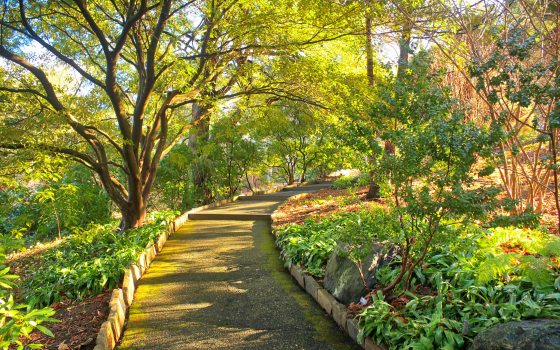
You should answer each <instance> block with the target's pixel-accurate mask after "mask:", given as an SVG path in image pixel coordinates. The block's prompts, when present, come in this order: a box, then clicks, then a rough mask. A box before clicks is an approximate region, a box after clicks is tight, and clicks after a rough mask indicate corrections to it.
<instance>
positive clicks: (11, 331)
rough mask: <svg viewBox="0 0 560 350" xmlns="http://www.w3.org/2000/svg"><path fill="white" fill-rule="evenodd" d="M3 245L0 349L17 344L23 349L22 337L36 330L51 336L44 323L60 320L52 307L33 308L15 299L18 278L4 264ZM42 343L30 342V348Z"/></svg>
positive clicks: (0, 288)
mask: <svg viewBox="0 0 560 350" xmlns="http://www.w3.org/2000/svg"><path fill="white" fill-rule="evenodd" d="M3 263H4V255H3V247H2V246H0V349H4V350H7V349H8V348H9V347H10V346H15V347H16V348H17V349H18V350H19V349H23V348H24V347H23V344H22V342H21V341H20V338H21V337H29V334H30V333H31V332H32V331H34V330H36V329H37V330H39V331H41V332H43V333H45V334H47V335H49V336H52V333H51V331H50V330H49V329H48V328H46V327H45V326H43V325H42V323H46V322H58V320H56V319H53V318H51V316H53V315H54V310H53V309H51V308H43V309H35V310H34V309H31V308H30V307H29V306H28V305H25V304H21V303H17V302H16V301H15V300H14V295H13V293H12V288H13V287H15V286H16V284H15V283H14V281H15V280H16V279H17V278H18V276H16V275H11V274H10V269H9V268H8V267H6V266H4V264H3ZM41 347H42V346H41V345H40V344H28V345H27V348H29V349H38V348H41Z"/></svg>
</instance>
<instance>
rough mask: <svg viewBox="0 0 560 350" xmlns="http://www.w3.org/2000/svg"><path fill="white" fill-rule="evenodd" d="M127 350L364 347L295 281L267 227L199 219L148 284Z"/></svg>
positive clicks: (173, 242)
mask: <svg viewBox="0 0 560 350" xmlns="http://www.w3.org/2000/svg"><path fill="white" fill-rule="evenodd" d="M263 199H264V198H263ZM280 201H281V199H279V200H278V201H277V202H275V201H270V202H267V205H268V209H269V212H271V211H272V210H273V209H274V208H275V207H276V206H277V205H278V204H279V203H280ZM244 205H249V206H253V207H254V205H255V203H250V201H249V203H245V202H239V203H236V205H235V207H236V211H239V212H242V211H243V206H244ZM232 207H233V206H232ZM232 209H233V208H232ZM120 349H357V347H356V346H355V345H354V343H353V342H352V341H351V340H350V339H349V338H347V336H346V335H345V334H344V333H343V332H342V331H341V330H340V329H338V327H337V326H336V324H335V323H334V322H333V321H332V320H331V319H330V318H329V317H328V316H327V315H325V314H324V313H323V311H322V309H321V308H320V307H319V306H318V305H317V304H316V303H315V301H314V300H313V299H312V298H311V297H310V296H308V295H307V294H306V293H305V292H304V291H302V290H301V289H300V288H299V287H298V286H297V285H296V284H295V282H294V281H292V279H291V277H290V275H289V274H288V273H287V272H286V270H285V269H284V267H283V266H282V263H281V261H280V260H279V258H278V252H277V251H276V248H275V246H274V242H273V239H272V236H271V235H270V227H269V225H268V223H267V222H265V221H229V220H220V221H213V220H194V221H189V222H188V223H187V224H186V225H184V226H183V227H181V229H180V230H178V231H177V232H176V233H175V234H174V235H173V236H172V237H171V238H170V240H169V241H168V242H167V244H166V245H165V248H164V250H163V251H162V252H161V253H160V254H159V255H158V257H157V259H156V260H155V261H154V262H153V263H152V266H151V267H150V269H149V270H148V272H147V273H146V275H145V276H144V278H142V280H141V282H140V285H139V287H138V289H137V291H136V295H135V301H134V303H133V305H132V307H131V309H130V315H129V320H128V325H127V328H126V331H125V334H124V339H123V341H122V344H121V346H120Z"/></svg>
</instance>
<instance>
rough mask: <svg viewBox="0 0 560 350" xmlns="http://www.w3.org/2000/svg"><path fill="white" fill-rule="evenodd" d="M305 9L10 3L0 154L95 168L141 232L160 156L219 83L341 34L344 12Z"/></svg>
mask: <svg viewBox="0 0 560 350" xmlns="http://www.w3.org/2000/svg"><path fill="white" fill-rule="evenodd" d="M301 5H302V6H303V8H301V7H298V6H296V7H293V6H291V5H289V4H284V5H282V6H278V4H275V3H273V2H271V1H259V2H254V1H239V0H226V1H220V2H216V1H195V0H192V1H187V2H173V1H171V0H161V1H155V0H132V1H127V2H123V3H119V2H114V1H104V0H100V1H97V2H96V3H95V4H93V3H91V2H86V1H84V0H73V1H64V2H45V3H43V2H28V1H25V0H7V1H5V2H4V5H3V11H2V15H1V18H0V57H1V58H2V59H3V61H4V62H5V64H3V65H2V66H1V67H0V70H1V74H2V76H3V77H4V79H3V83H2V84H1V86H0V91H1V92H2V95H3V98H2V99H1V100H2V104H3V106H2V108H1V110H2V113H1V116H0V118H2V122H3V123H2V127H1V129H0V133H1V134H2V139H3V140H2V142H1V144H0V148H2V149H4V150H7V152H10V153H17V152H19V151H23V150H31V151H32V152H48V153H54V154H58V155H60V156H63V157H66V158H68V159H72V160H74V161H77V162H80V163H82V164H84V165H86V166H87V167H88V168H90V169H91V170H92V171H93V172H95V173H96V175H97V176H98V178H99V179H100V181H101V183H102V184H103V187H104V188H105V190H106V191H107V193H108V195H109V197H110V198H111V199H112V201H113V202H114V203H115V204H116V205H117V206H118V208H119V209H120V212H121V213H122V222H121V227H122V228H123V229H127V228H131V227H137V226H139V225H141V224H142V223H143V221H144V218H145V215H146V210H147V206H148V201H149V196H150V193H151V190H152V186H153V183H154V180H155V178H156V174H157V168H158V164H159V161H160V159H161V158H162V156H164V155H165V154H166V152H168V151H169V150H170V148H171V147H172V146H173V145H174V144H175V143H177V142H178V141H179V140H181V139H182V138H183V137H184V135H185V133H186V131H188V129H189V128H190V127H191V121H189V120H188V118H185V117H184V116H185V115H187V116H188V115H190V114H191V111H190V109H189V108H188V107H189V105H190V104H191V103H193V102H196V101H197V100H198V96H199V94H200V92H201V91H204V90H205V88H206V87H207V86H208V84H209V83H210V82H212V81H213V80H215V79H220V77H223V74H224V72H225V71H227V69H228V68H229V67H231V66H232V65H234V63H232V62H233V61H235V60H236V59H238V58H239V57H240V56H258V55H260V54H262V53H268V54H269V53H271V52H273V53H275V54H284V53H285V52H286V50H287V49H293V48H294V47H297V45H300V44H311V43H313V42H321V41H324V40H327V39H328V38H332V37H333V36H337V35H341V34H340V32H339V31H338V28H339V27H340V26H341V23H340V22H341V21H342V20H343V19H344V18H345V17H344V13H342V12H338V13H337V12H336V11H333V12H331V14H330V15H328V14H325V13H320V11H317V10H318V9H319V8H320V5H319V4H318V3H315V2H313V3H310V4H301ZM333 6H339V5H333ZM341 8H342V7H341ZM306 9H309V12H305V11H301V10H306ZM312 11H315V12H312ZM313 13H314V14H313ZM309 14H311V15H309ZM336 19H339V21H337V20H336ZM273 22H274V23H275V24H276V25H275V26H272V25H271V23H273ZM302 23H307V24H309V25H307V26H305V25H302ZM310 28H311V29H310ZM333 28H337V31H336V33H334V29H333ZM302 34H305V36H303V38H304V39H297V38H302ZM282 48H284V49H285V50H281V49H282ZM226 85H227V83H226Z"/></svg>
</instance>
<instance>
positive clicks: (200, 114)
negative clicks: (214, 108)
mask: <svg viewBox="0 0 560 350" xmlns="http://www.w3.org/2000/svg"><path fill="white" fill-rule="evenodd" d="M209 113H210V106H209V105H208V104H206V103H204V102H195V103H193V104H192V123H193V128H192V129H191V133H190V135H189V147H190V148H191V150H192V151H193V153H194V157H195V159H194V160H193V162H192V164H191V171H192V180H193V185H194V190H195V193H196V194H197V196H198V197H199V198H200V199H201V201H202V204H203V205H205V204H209V203H210V202H212V199H213V196H212V190H211V188H210V186H209V183H208V182H209V178H210V169H208V165H207V164H206V161H205V159H204V154H203V147H204V145H205V144H206V143H207V142H208V141H209V136H210V121H209V118H208V114H209Z"/></svg>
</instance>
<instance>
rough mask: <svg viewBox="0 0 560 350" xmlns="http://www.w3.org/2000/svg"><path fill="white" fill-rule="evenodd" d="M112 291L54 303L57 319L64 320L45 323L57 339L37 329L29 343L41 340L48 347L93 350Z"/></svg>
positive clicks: (68, 349) (104, 319) (45, 347)
mask: <svg viewBox="0 0 560 350" xmlns="http://www.w3.org/2000/svg"><path fill="white" fill-rule="evenodd" d="M110 299H111V291H107V292H104V293H102V294H99V295H97V296H95V297H92V298H88V299H84V300H82V301H74V300H64V301H61V302H57V303H54V304H52V305H51V307H52V308H53V309H54V310H55V311H56V314H55V315H54V316H53V317H54V318H56V319H58V320H60V321H61V322H60V323H47V324H44V325H45V326H46V327H47V328H48V329H50V330H51V331H52V332H53V334H54V338H51V337H49V336H47V335H45V334H43V333H41V332H33V333H32V334H31V339H25V340H23V341H24V343H25V344H30V343H40V344H43V345H44V349H46V350H91V349H93V348H94V347H95V339H96V338H97V333H98V332H99V328H100V327H101V324H102V323H103V322H105V321H106V320H107V317H108V315H109V300H110Z"/></svg>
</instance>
